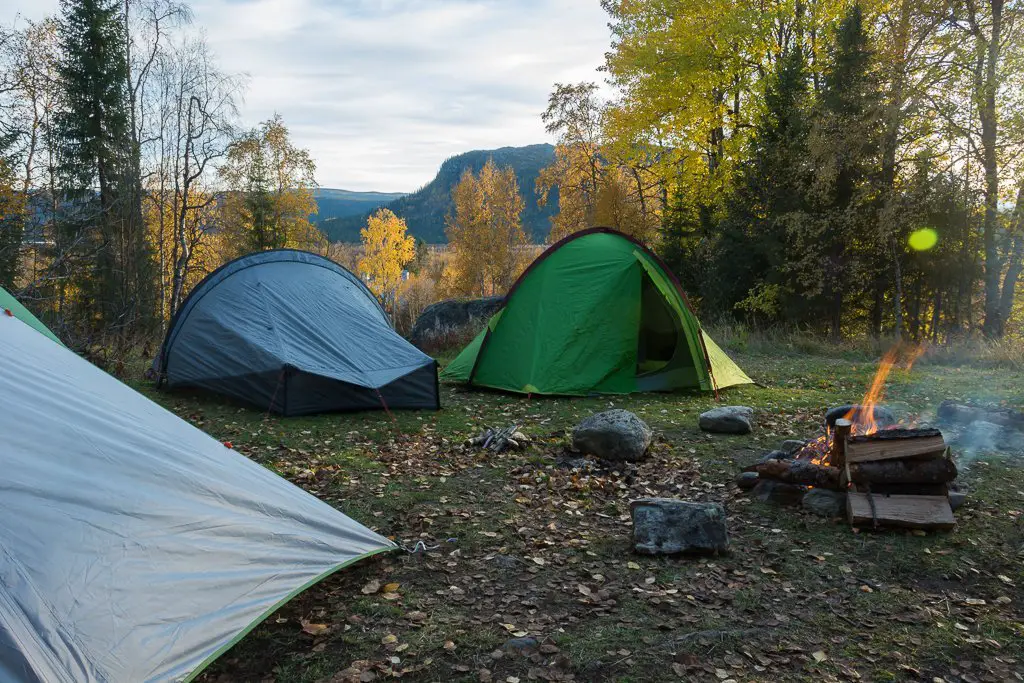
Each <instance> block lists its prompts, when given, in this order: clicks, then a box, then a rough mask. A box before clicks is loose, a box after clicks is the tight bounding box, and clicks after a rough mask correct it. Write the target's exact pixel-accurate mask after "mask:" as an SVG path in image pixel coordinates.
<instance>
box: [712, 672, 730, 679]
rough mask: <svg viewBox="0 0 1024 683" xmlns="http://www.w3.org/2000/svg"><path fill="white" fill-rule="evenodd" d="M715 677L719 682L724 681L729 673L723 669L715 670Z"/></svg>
mask: <svg viewBox="0 0 1024 683" xmlns="http://www.w3.org/2000/svg"><path fill="white" fill-rule="evenodd" d="M715 675H716V676H718V679H719V680H721V681H724V680H725V679H727V678H728V677H729V672H728V671H726V670H725V669H715Z"/></svg>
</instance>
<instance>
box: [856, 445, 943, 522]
mask: <svg viewBox="0 0 1024 683" xmlns="http://www.w3.org/2000/svg"><path fill="white" fill-rule="evenodd" d="M838 464H841V467H842V475H841V476H840V486H843V487H845V488H846V490H847V496H846V512H847V516H848V517H849V519H850V523H851V524H853V525H854V526H902V527H912V528H915V529H952V528H953V526H954V525H955V524H956V520H955V519H954V518H953V509H952V507H951V506H950V504H949V485H950V483H951V482H952V481H953V480H954V479H956V475H957V469H956V465H955V464H954V463H953V459H952V457H950V451H949V447H948V446H946V442H945V440H944V439H943V437H942V432H940V431H939V430H938V429H888V430H883V431H880V432H875V433H874V434H868V435H865V436H854V437H850V438H847V439H846V441H845V444H844V448H843V458H842V461H841V463H838Z"/></svg>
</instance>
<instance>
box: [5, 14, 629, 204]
mask: <svg viewBox="0 0 1024 683" xmlns="http://www.w3.org/2000/svg"><path fill="white" fill-rule="evenodd" d="M55 7H56V2H55V0H0V21H8V17H11V18H12V17H13V16H14V14H15V12H16V11H18V10H20V11H21V12H23V13H24V14H25V15H27V16H29V18H38V17H39V16H41V15H42V14H43V13H45V12H47V11H53V9H54V8H55ZM192 7H193V12H194V16H195V24H196V26H197V27H201V28H202V29H204V30H205V31H206V34H207V37H208V40H209V43H210V45H211V47H212V48H213V50H214V51H215V52H216V54H217V55H218V58H219V60H220V62H221V65H222V68H223V69H224V70H225V71H228V72H234V73H242V72H244V73H246V74H248V76H249V88H248V92H247V95H246V100H245V105H244V107H243V109H242V114H243V118H244V120H245V123H246V124H248V125H255V124H256V123H258V122H259V121H261V120H264V119H266V118H268V117H269V116H271V115H272V114H274V113H275V112H278V113H280V114H281V115H282V116H283V117H284V120H285V123H286V124H287V125H288V126H289V127H290V128H291V130H292V134H293V136H294V138H295V140H296V141H297V142H298V144H300V145H302V146H304V147H307V148H308V149H309V150H310V151H311V152H312V154H313V156H314V158H315V159H316V161H317V167H318V173H317V175H318V179H319V181H320V183H321V185H323V186H325V187H344V188H348V189H357V190H369V189H376V190H386V191H400V190H406V191H408V190H413V189H415V188H416V187H418V186H420V185H422V184H424V183H426V182H427V181H429V180H430V179H431V178H432V177H433V175H434V173H435V172H436V171H437V168H438V166H439V165H440V163H441V162H442V161H443V160H444V159H445V158H447V157H449V156H452V155H454V154H458V153H461V152H465V151H468V150H470V149H481V148H493V147H501V146H505V145H524V144H530V143H534V142H541V141H544V140H546V139H548V136H547V135H546V133H545V132H544V129H543V125H542V123H541V121H540V113H541V111H543V109H544V107H545V106H546V103H547V96H548V93H549V92H550V90H551V86H552V84H553V83H555V82H558V81H562V82H567V81H568V82H572V81H580V80H600V74H598V73H597V72H596V71H595V70H596V68H597V67H598V66H599V65H600V64H601V62H602V60H603V55H604V52H605V51H606V50H607V48H608V44H609V35H608V29H607V17H606V15H605V14H604V12H603V11H602V10H601V8H600V4H599V2H598V0H193V2H192ZM8 23H9V22H8Z"/></svg>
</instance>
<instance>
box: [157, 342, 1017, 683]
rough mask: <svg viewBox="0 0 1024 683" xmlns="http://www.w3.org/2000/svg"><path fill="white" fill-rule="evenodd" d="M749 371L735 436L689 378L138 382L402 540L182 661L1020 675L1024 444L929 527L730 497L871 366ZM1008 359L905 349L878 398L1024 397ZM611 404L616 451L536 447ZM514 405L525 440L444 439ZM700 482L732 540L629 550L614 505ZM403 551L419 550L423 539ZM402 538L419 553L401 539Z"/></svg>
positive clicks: (335, 673)
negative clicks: (629, 440) (416, 406)
mask: <svg viewBox="0 0 1024 683" xmlns="http://www.w3.org/2000/svg"><path fill="white" fill-rule="evenodd" d="M738 360H739V362H740V364H741V365H742V366H743V367H744V368H745V369H746V370H747V371H748V372H749V373H750V374H751V375H752V376H754V377H756V378H757V379H758V380H759V382H761V383H762V384H763V385H764V386H763V387H761V386H758V387H746V388H741V389H734V390H730V391H727V392H725V393H724V394H723V397H722V398H723V402H724V403H726V404H742V405H749V406H751V407H753V408H754V409H755V411H756V421H757V429H756V431H755V433H754V434H753V435H751V436H746V437H739V436H711V435H707V434H704V433H701V432H700V431H699V430H698V428H697V416H698V415H699V413H700V412H702V411H703V410H707V409H709V408H711V407H713V405H714V397H713V396H710V395H706V394H699V393H692V394H671V395H666V394H645V395H635V396H629V397H614V398H609V397H605V398H595V399H576V400H569V399H550V398H548V399H544V398H540V399H538V398H532V399H528V398H526V397H520V396H513V395H507V394H500V393H488V392H476V391H466V390H463V389H461V388H456V387H450V386H446V387H443V392H444V394H443V406H444V408H443V410H441V411H440V412H437V413H427V412H412V413H396V414H395V415H394V417H393V418H392V417H389V416H388V415H387V414H385V413H365V414H354V415H324V416H317V417H311V418H290V419H282V418H277V417H272V416H266V415H264V414H262V413H259V412H256V411H252V410H248V409H245V408H240V407H237V406H234V405H231V404H228V403H225V402H223V401H220V400H218V399H212V398H204V397H199V396H194V395H183V394H170V395H168V394H163V393H158V392H156V391H154V390H153V389H152V388H151V387H146V386H140V388H141V389H142V390H143V391H145V392H146V393H147V394H149V395H150V396H152V397H154V398H155V399H156V400H158V401H160V402H161V403H163V404H164V405H166V406H167V407H169V408H170V409H172V410H174V411H175V412H177V413H178V414H179V415H181V416H182V417H185V418H186V419H188V420H190V421H191V422H193V423H194V424H196V425H198V426H199V427H201V428H202V429H204V430H206V431H207V432H208V433H210V434H211V435H213V436H214V437H216V438H218V439H222V440H230V441H231V442H232V443H233V445H234V447H235V448H236V449H237V450H239V451H240V452H242V453H244V454H245V455H247V456H249V457H251V458H253V459H254V460H256V461H258V462H260V463H262V464H264V465H266V466H267V467H270V468H272V469H273V470H275V471H277V472H278V473H280V474H282V475H283V476H285V477H287V478H288V479H290V480H291V481H293V482H295V483H297V484H298V485H300V486H302V487H304V488H305V489H307V490H308V491H310V492H311V493H313V494H315V495H317V496H319V497H321V498H322V499H324V500H326V501H328V502H329V503H331V504H332V505H334V506H336V507H337V508H338V509H340V510H342V511H344V512H345V513H346V514H348V515H349V516H351V517H353V518H355V519H357V520H359V521H360V522H362V523H364V524H365V525H367V526H370V527H372V528H374V529H375V530H377V531H379V532H380V533H382V534H384V535H387V536H389V537H391V538H393V539H394V540H395V541H396V542H398V543H400V544H401V545H402V546H403V547H404V549H403V550H399V551H396V552H393V553H390V554H385V555H380V556H377V557H376V558H373V559H370V560H367V561H365V562H363V563H360V564H358V565H356V566H353V567H351V568H349V569H346V570H344V571H342V572H339V573H338V574H336V575H334V576H333V577H331V578H329V579H327V580H325V581H323V582H322V583H320V584H318V585H317V586H314V587H313V588H311V589H310V590H308V591H306V592H305V593H303V594H302V595H300V596H299V597H298V598H296V599H295V600H293V601H292V602H291V603H289V604H287V605H286V606H284V607H282V608H281V609H280V610H279V611H278V612H277V613H275V614H273V615H271V616H270V617H269V618H268V619H267V620H266V621H265V622H264V623H263V624H262V625H260V626H259V627H258V628H256V629H255V630H254V631H253V632H252V633H250V634H249V635H248V636H247V637H246V638H244V639H243V640H242V641H241V642H240V643H239V644H238V645H237V646H236V647H235V648H233V649H232V650H230V651H229V652H228V653H226V654H225V655H224V656H223V657H222V658H221V659H220V660H218V661H217V662H215V663H214V665H213V666H212V667H211V668H210V669H209V670H207V671H206V672H204V674H203V675H202V676H201V677H200V680H201V681H206V682H207V683H209V682H213V681H217V682H221V681H274V682H276V683H292V682H294V683H299V682H302V683H307V682H309V683H311V682H327V681H330V682H342V681H372V680H386V679H389V678H402V679H404V680H411V681H507V682H509V683H515V682H516V681H533V680H544V681H566V680H576V681H670V680H694V681H700V680H708V681H730V680H732V681H775V680H807V681H845V680H864V681H886V680H912V681H917V680H923V681H937V680H943V681H950V682H952V681H967V682H973V681H1010V680H1024V616H1022V615H1024V610H1022V601H1024V591H1022V586H1024V568H1022V567H1024V564H1022V561H1024V521H1022V511H1024V458H1021V457H1018V456H1016V455H1012V454H980V455H979V456H978V457H977V459H976V460H972V461H971V463H970V465H969V467H967V468H966V472H964V473H963V474H962V475H961V481H962V482H964V483H966V484H967V485H968V486H969V489H970V493H969V497H968V502H967V503H966V504H965V506H964V507H962V508H961V509H960V510H959V511H958V512H957V522H958V524H957V528H956V530H954V531H953V532H950V533H923V532H913V533H911V532H901V531H885V532H867V531H865V532H860V533H856V532H854V531H853V530H851V529H850V528H849V526H848V525H846V524H845V523H842V522H839V521H835V520H828V519H823V518H820V517H814V516H811V515H810V514H808V513H806V512H804V511H802V510H800V509H799V508H784V507H778V506H774V505H770V504H766V503H761V502H758V501H754V500H751V499H750V497H749V496H747V495H746V494H745V493H743V492H741V491H739V490H738V489H737V487H736V486H735V485H734V484H733V479H734V476H735V474H736V472H737V471H738V469H739V468H740V467H741V466H742V465H744V464H747V463H749V462H751V461H752V460H754V459H756V458H757V457H759V455H760V454H761V453H763V452H764V451H766V450H769V449H772V448H775V447H777V445H778V443H779V442H780V441H781V440H783V439H787V438H795V437H812V436H816V435H818V434H820V429H821V421H822V415H823V413H824V410H825V409H826V408H827V407H829V406H832V405H838V404H842V403H847V402H851V401H856V400H857V399H858V398H859V396H860V394H861V393H862V391H863V389H864V387H865V386H866V384H867V383H868V381H869V379H870V377H871V374H872V371H873V369H874V367H873V364H872V363H868V362H856V361H849V360H842V359H836V358H823V357H817V356H807V355H802V354H798V353H790V354H785V353H780V354H778V355H771V356H765V355H750V356H741V357H738ZM1021 386H1024V373H1021V372H1015V371H1012V370H1007V369H1005V368H967V367H953V366H947V365H922V364H918V366H917V367H915V368H914V370H913V371H911V372H909V373H905V372H896V373H894V375H893V377H892V378H891V379H890V383H889V388H888V391H887V397H886V401H887V403H888V405H890V406H893V407H894V408H895V409H896V410H897V412H898V413H899V414H900V415H902V416H904V417H906V418H908V419H913V420H916V419H919V418H920V419H925V420H927V419H928V418H929V417H930V416H932V415H933V414H934V408H935V406H936V405H937V404H938V403H939V402H940V401H941V400H943V399H945V398H954V399H961V400H967V399H977V398H978V397H979V395H980V391H979V390H978V387H984V395H983V396H982V398H983V399H984V400H986V401H988V402H990V403H995V404H1001V405H1015V404H1016V407H1018V408H1019V407H1021V406H1020V404H1021V402H1022V401H1024V397H1022V396H1024V395H1022V393H1021V391H1020V387H1021ZM609 407H618V408H625V409H628V410H632V411H634V412H636V413H637V414H638V415H639V416H640V417H641V418H643V419H644V420H645V421H647V422H648V424H649V425H650V426H651V427H652V428H653V429H654V430H655V433H656V437H655V443H654V445H653V447H652V449H651V454H650V457H649V458H648V459H647V460H645V461H644V462H642V463H640V464H638V465H637V466H621V467H619V468H612V467H601V466H594V467H588V468H584V469H582V470H581V469H575V470H574V469H571V468H566V467H563V466H559V465H558V464H557V461H558V459H559V457H560V456H562V455H563V454H564V452H565V449H566V446H567V444H568V441H569V440H568V433H569V432H570V431H571V429H572V427H573V426H574V425H575V424H576V423H577V422H578V421H579V420H580V419H582V418H583V417H585V416H586V415H589V414H591V413H593V412H597V411H599V410H603V409H606V408H609ZM512 423H515V424H519V425H520V426H521V428H522V430H523V431H524V432H525V433H527V434H528V435H529V436H530V437H531V438H532V443H531V445H530V446H529V447H528V448H527V449H526V450H524V451H522V452H514V453H505V454H502V455H497V456H495V455H493V454H490V453H486V454H485V453H480V452H478V451H476V450H472V449H467V448H465V447H464V446H463V445H462V444H463V442H464V441H465V439H466V438H467V437H469V436H475V435H476V434H478V433H479V432H481V431H482V429H483V427H484V426H485V425H490V426H496V427H498V426H507V425H508V424H512ZM645 496H671V497H678V498H682V499H686V500H700V501H720V502H722V503H724V504H725V506H726V509H727V512H728V526H729V534H730V540H731V550H730V551H729V552H728V553H727V554H723V555H719V556H712V557H672V558H666V557H646V556H641V555H636V554H634V553H632V552H631V548H630V543H629V538H630V530H631V526H630V519H629V502H630V500H632V499H635V498H639V497H645ZM419 542H421V543H420V544H419V547H418V549H417V548H416V546H417V543H419ZM410 550H416V552H409V551H410Z"/></svg>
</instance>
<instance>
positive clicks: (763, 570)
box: [761, 567, 778, 574]
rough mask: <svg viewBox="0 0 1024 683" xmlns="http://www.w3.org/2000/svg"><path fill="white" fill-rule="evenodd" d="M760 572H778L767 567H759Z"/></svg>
mask: <svg viewBox="0 0 1024 683" xmlns="http://www.w3.org/2000/svg"><path fill="white" fill-rule="evenodd" d="M761 573H762V574H777V573H778V572H776V571H775V570H774V569H770V568H768V567H761Z"/></svg>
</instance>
